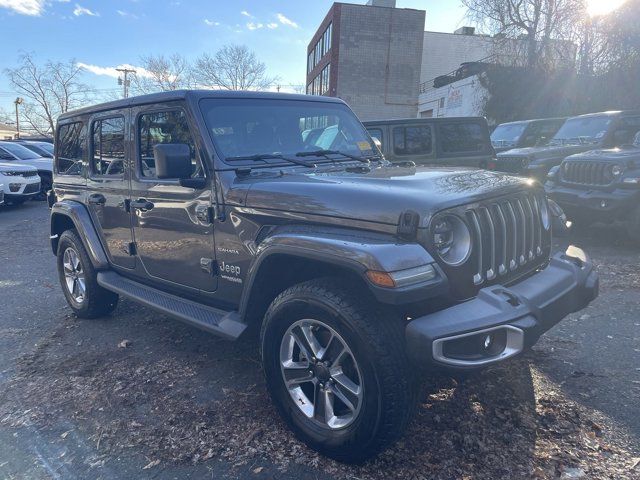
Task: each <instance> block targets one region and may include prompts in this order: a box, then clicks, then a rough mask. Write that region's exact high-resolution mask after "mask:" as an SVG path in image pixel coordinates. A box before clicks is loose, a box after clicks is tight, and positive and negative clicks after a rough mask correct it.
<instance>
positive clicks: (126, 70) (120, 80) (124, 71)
mask: <svg viewBox="0 0 640 480" xmlns="http://www.w3.org/2000/svg"><path fill="white" fill-rule="evenodd" d="M116 71H117V72H122V75H123V77H124V79H123V78H122V77H118V85H122V88H123V90H124V98H127V97H128V96H129V86H130V85H131V80H129V78H128V77H127V75H129V74H130V73H133V74H134V75H135V74H136V71H135V70H134V69H132V68H116Z"/></svg>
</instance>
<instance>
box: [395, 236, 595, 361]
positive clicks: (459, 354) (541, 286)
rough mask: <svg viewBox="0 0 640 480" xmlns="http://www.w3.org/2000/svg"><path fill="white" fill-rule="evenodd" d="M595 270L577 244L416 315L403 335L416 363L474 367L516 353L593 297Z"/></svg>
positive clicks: (410, 354)
mask: <svg viewBox="0 0 640 480" xmlns="http://www.w3.org/2000/svg"><path fill="white" fill-rule="evenodd" d="M598 288H599V282H598V274H597V273H596V271H595V270H594V268H593V264H592V263H591V261H590V260H589V259H588V258H587V256H586V254H585V253H584V252H583V251H582V250H580V249H579V248H576V247H569V248H568V249H567V251H566V252H564V253H558V254H556V255H555V256H554V257H553V258H552V259H551V261H550V263H549V265H548V266H547V267H546V268H545V269H544V270H542V271H540V272H538V273H536V274H535V275H532V276H531V277H529V278H527V279H526V280H523V281H521V282H519V283H517V284H515V285H511V286H509V287H505V286H502V285H493V286H491V287H486V288H483V289H482V290H480V291H479V292H478V295H477V296H476V297H475V298H474V299H473V300H469V301H467V302H464V303H461V304H458V305H455V306H452V307H449V308H446V309H444V310H440V311H438V312H435V313H432V314H429V315H426V316H424V317H420V318H416V319H414V320H412V321H411V322H409V324H408V325H407V328H406V331H405V336H406V342H407V349H408V353H409V356H410V358H411V359H412V360H413V361H414V362H415V363H416V364H417V365H419V366H429V365H442V366H448V367H454V368H477V367H481V366H484V365H488V364H492V363H496V362H499V361H502V360H505V359H507V358H509V357H512V356H514V355H517V354H518V353H520V352H521V351H522V350H524V349H525V348H527V347H530V346H532V345H534V344H535V343H536V342H537V341H538V339H539V338H540V335H542V334H543V333H544V332H546V331H547V330H549V329H550V328H551V327H553V326H554V325H555V324H556V323H558V322H559V321H560V320H562V319H563V318H564V317H566V316H567V315H568V314H570V313H572V312H576V311H578V310H581V309H582V308H584V307H586V306H587V305H588V304H589V303H590V302H591V301H592V300H593V299H595V298H596V297H597V296H598Z"/></svg>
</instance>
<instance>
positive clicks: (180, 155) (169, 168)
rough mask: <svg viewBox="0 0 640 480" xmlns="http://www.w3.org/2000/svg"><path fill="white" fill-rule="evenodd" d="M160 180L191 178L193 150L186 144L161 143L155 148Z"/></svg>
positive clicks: (157, 172)
mask: <svg viewBox="0 0 640 480" xmlns="http://www.w3.org/2000/svg"><path fill="white" fill-rule="evenodd" d="M153 158H154V160H155V163H156V176H157V177H158V178H173V179H176V178H177V179H182V178H185V179H186V178H191V173H192V171H193V165H192V164H191V149H190V148H189V145H187V144H185V143H161V144H158V145H155V146H154V147H153Z"/></svg>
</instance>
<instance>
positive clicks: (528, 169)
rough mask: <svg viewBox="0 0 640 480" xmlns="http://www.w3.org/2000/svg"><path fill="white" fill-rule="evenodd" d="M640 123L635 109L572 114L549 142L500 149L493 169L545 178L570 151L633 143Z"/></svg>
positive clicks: (639, 114) (542, 180) (574, 152)
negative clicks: (542, 144) (536, 145)
mask: <svg viewBox="0 0 640 480" xmlns="http://www.w3.org/2000/svg"><path fill="white" fill-rule="evenodd" d="M639 124H640V112H632V111H626V112H624V111H623V112H621V111H616V112H601V113H590V114H588V115H580V116H578V117H572V118H569V119H568V120H567V121H566V122H564V124H563V125H562V127H560V130H558V132H557V133H556V134H555V135H554V136H553V138H552V139H551V140H550V141H549V143H548V144H547V145H544V146H541V147H530V148H516V149H513V150H507V151H506V152H502V153H499V154H498V160H497V162H496V164H495V166H493V168H491V169H492V170H499V171H502V172H507V173H518V174H522V175H526V176H529V177H533V178H537V179H538V180H540V181H541V182H544V180H545V179H546V176H547V173H548V172H549V170H550V169H551V167H555V166H556V165H559V164H560V162H562V160H564V159H565V158H566V157H568V156H569V155H574V154H576V153H582V152H587V151H589V150H595V149H600V148H613V147H616V146H620V145H624V144H625V143H630V142H631V141H632V140H633V136H634V135H635V133H636V131H637V130H638V125H639ZM491 166H492V165H491ZM491 166H490V167H491Z"/></svg>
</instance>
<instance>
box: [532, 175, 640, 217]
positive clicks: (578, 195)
mask: <svg viewBox="0 0 640 480" xmlns="http://www.w3.org/2000/svg"><path fill="white" fill-rule="evenodd" d="M545 190H546V192H547V195H549V197H550V198H551V199H553V200H555V201H556V202H557V203H558V205H560V206H561V207H562V209H563V210H564V211H565V212H566V213H567V215H568V216H569V219H571V218H572V217H575V216H588V217H590V218H593V219H594V220H598V219H604V220H613V219H617V218H620V217H623V216H625V214H627V213H630V212H632V211H634V210H635V208H636V207H637V205H638V201H639V200H640V190H638V189H637V188H617V189H614V190H609V191H605V190H578V189H576V188H571V187H566V186H564V185H561V184H558V183H555V182H547V184H546V185H545Z"/></svg>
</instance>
